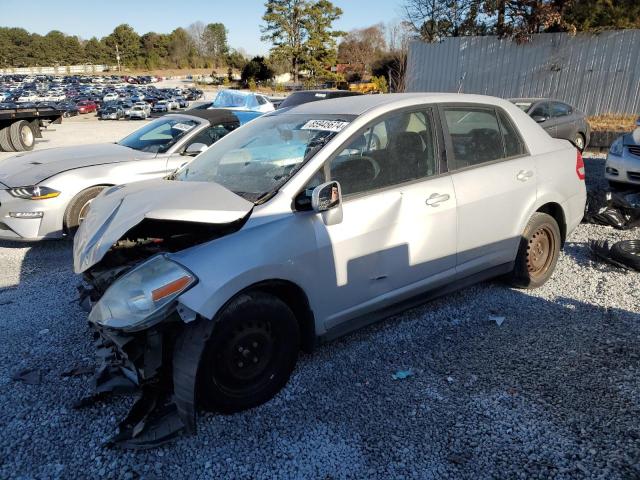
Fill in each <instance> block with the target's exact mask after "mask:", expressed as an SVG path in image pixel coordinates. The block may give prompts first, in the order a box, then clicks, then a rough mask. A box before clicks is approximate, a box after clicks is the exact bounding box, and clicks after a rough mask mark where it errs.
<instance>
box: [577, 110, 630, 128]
mask: <svg viewBox="0 0 640 480" xmlns="http://www.w3.org/2000/svg"><path fill="white" fill-rule="evenodd" d="M636 118H638V116H637V115H616V114H613V113H605V114H603V115H594V116H593V117H589V118H588V119H587V120H589V125H590V126H591V130H593V131H594V132H628V131H630V130H633V129H634V128H635V126H636Z"/></svg>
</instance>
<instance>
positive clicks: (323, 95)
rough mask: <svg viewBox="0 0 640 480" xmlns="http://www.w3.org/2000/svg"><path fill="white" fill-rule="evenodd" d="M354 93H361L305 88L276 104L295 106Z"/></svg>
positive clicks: (356, 93)
mask: <svg viewBox="0 0 640 480" xmlns="http://www.w3.org/2000/svg"><path fill="white" fill-rule="evenodd" d="M354 95H362V93H360V92H351V91H349V90H305V91H300V92H293V93H292V94H291V95H289V96H288V97H287V98H285V99H284V100H282V102H280V103H279V104H278V108H288V107H295V106H296V105H301V104H303V103H309V102H317V101H319V100H330V99H332V98H341V97H352V96H354Z"/></svg>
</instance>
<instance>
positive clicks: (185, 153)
mask: <svg viewBox="0 0 640 480" xmlns="http://www.w3.org/2000/svg"><path fill="white" fill-rule="evenodd" d="M240 124H241V122H240V120H239V119H238V117H237V116H236V115H235V114H234V113H232V112H229V111H227V110H202V111H195V112H190V114H189V115H177V114H171V115H165V116H163V117H162V118H159V119H157V120H155V121H153V122H150V123H148V124H146V125H144V126H143V127H142V128H140V129H139V130H136V131H135V132H133V133H132V134H131V135H129V136H127V137H126V138H123V139H122V140H120V141H119V142H117V143H105V144H96V145H86V146H77V147H65V148H53V149H47V150H40V151H37V152H29V153H23V154H19V155H16V156H14V157H11V158H8V159H6V160H3V161H1V162H0V239H10V240H40V239H44V238H61V237H64V236H66V235H68V234H70V233H73V231H74V230H75V229H76V228H77V227H78V225H79V224H80V223H81V222H82V221H83V219H84V217H85V216H86V213H87V210H88V208H89V205H90V204H91V202H92V201H93V199H94V198H95V197H96V196H97V195H98V194H99V193H100V192H101V191H102V190H103V189H104V188H106V187H109V186H112V185H119V184H122V183H131V182H135V181H139V180H149V179H154V178H162V177H165V176H167V175H168V174H169V173H171V172H172V171H174V170H175V169H176V168H177V167H179V166H181V165H183V164H185V163H187V162H189V161H190V160H191V158H192V157H193V156H195V155H197V154H198V153H200V152H202V151H204V150H206V148H207V147H208V146H210V145H211V144H212V143H214V142H215V141H217V140H218V139H220V138H222V137H223V136H224V135H226V134H227V133H228V132H230V131H232V130H234V129H235V128H237V127H239V126H240Z"/></svg>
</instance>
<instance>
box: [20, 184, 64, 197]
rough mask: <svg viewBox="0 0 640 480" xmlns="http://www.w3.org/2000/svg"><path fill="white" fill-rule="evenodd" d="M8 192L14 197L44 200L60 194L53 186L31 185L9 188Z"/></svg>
mask: <svg viewBox="0 0 640 480" xmlns="http://www.w3.org/2000/svg"><path fill="white" fill-rule="evenodd" d="M9 194H11V196H13V197H16V198H24V199H25V200H46V199H47V198H56V197H57V196H58V195H60V192H59V191H57V190H54V189H53V188H49V187H41V186H39V185H33V186H30V187H17V188H10V189H9Z"/></svg>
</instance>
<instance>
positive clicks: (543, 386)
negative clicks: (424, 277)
mask: <svg viewBox="0 0 640 480" xmlns="http://www.w3.org/2000/svg"><path fill="white" fill-rule="evenodd" d="M602 163H603V162H602V160H596V159H591V160H589V161H588V174H589V176H590V178H597V176H599V175H600V174H601V170H602ZM637 235H638V233H637V231H635V232H633V231H632V232H620V231H616V230H613V229H611V228H608V227H602V226H595V225H581V226H580V227H579V228H578V229H577V230H576V231H575V232H574V234H573V235H572V236H571V237H570V238H569V240H568V242H567V244H566V247H565V249H564V252H563V253H562V255H561V258H560V260H559V263H558V267H557V270H556V273H555V275H554V276H553V278H552V279H551V281H549V282H548V283H547V284H546V285H545V286H544V287H543V288H540V289H538V290H535V291H531V292H528V291H520V290H514V289H509V288H506V287H505V286H504V285H502V284H500V283H499V282H490V283H483V284H480V285H478V286H475V287H472V288H468V289H466V290H464V291H462V292H459V293H457V294H454V295H451V296H449V297H447V298H445V299H441V300H438V301H435V302H431V303H429V304H427V305H425V306H423V307H420V308H415V309H413V310H410V311H407V312H405V313H403V314H401V315H398V316H395V317H393V318H391V319H389V320H386V321H384V322H381V323H379V324H377V325H375V326H373V327H370V328H366V329H364V330H361V331H359V332H357V333H355V334H352V335H350V336H348V337H345V338H343V339H341V340H339V341H336V342H333V343H331V344H329V345H325V346H323V347H320V348H319V349H318V350H317V351H316V352H315V353H313V354H311V355H305V356H303V357H302V358H301V360H300V362H299V365H298V367H297V369H296V371H295V373H294V375H293V377H292V379H291V382H290V383H289V384H288V386H287V387H286V388H285V389H284V390H283V391H282V392H281V393H280V394H279V395H278V396H277V397H276V398H275V399H274V400H272V401H271V402H269V403H268V404H266V405H263V406H261V407H259V408H256V409H253V410H251V411H248V412H244V413H241V414H236V415H232V416H219V415H213V414H206V415H201V416H200V417H199V420H198V428H199V434H198V435H197V436H196V437H186V438H181V439H179V440H178V441H177V442H175V443H173V444H171V445H168V446H165V447H163V448H160V449H157V450H153V451H146V452H141V453H133V452H121V451H113V450H107V449H104V448H102V447H101V446H100V444H101V442H103V441H104V440H106V438H108V437H109V436H110V435H111V434H112V433H113V432H114V431H115V427H116V423H117V420H119V419H121V418H122V417H123V416H124V415H125V413H126V412H127V408H128V406H129V405H130V403H131V399H129V398H127V397H119V398H115V399H113V400H110V401H108V402H105V403H100V404H98V405H96V406H94V407H91V408H88V409H85V410H81V411H74V410H73V409H72V408H71V404H72V402H73V401H74V400H76V399H77V398H79V397H81V396H83V395H85V394H88V393H89V392H90V386H89V377H87V376H84V377H82V376H81V377H70V378H62V377H61V374H62V373H63V372H65V371H67V370H69V369H70V368H72V367H79V366H84V365H87V364H88V365H92V364H93V348H92V344H91V340H90V336H89V331H88V329H87V327H86V325H85V319H86V315H85V314H84V313H82V312H81V311H80V309H79V308H78V307H77V306H76V304H75V303H73V302H72V300H73V298H74V297H75V285H76V283H77V279H76V278H75V277H74V275H73V274H72V272H71V268H70V265H71V248H70V244H69V243H68V242H55V243H54V242H50V243H41V244H36V245H33V246H30V245H26V246H25V245H21V244H11V243H7V242H4V243H0V266H1V268H0V345H2V348H0V432H1V433H0V478H97V477H100V478H147V479H154V478H171V477H174V478H327V479H328V478H349V477H351V478H364V477H367V478H373V477H377V478H385V479H386V478H424V479H429V478H456V479H459V478H469V479H472V478H473V479H476V478H527V479H530V478H544V479H547V478H559V479H564V478H602V479H628V478H640V424H639V423H638V418H639V417H638V415H639V414H640V376H639V375H638V373H639V366H640V365H639V364H640V341H639V340H640V313H639V310H640V307H639V306H640V274H638V273H630V272H625V271H621V270H617V269H614V268H612V267H609V266H606V265H603V264H601V263H595V262H593V261H592V260H590V258H589V254H588V251H587V246H586V242H587V241H588V239H590V238H608V239H611V240H619V239H623V238H633V237H634V236H637ZM492 315H498V316H504V317H505V320H504V323H502V324H501V325H500V326H498V325H497V323H496V322H495V321H492V320H490V319H489V317H490V316H492ZM23 369H36V370H37V371H39V372H40V373H41V375H42V378H41V383H40V384H36V385H30V384H25V383H22V382H16V381H14V380H12V376H13V375H14V374H15V373H16V372H19V371H21V370H23ZM409 369H411V370H412V372H413V375H412V376H409V377H408V378H405V379H399V380H394V379H393V378H392V375H393V374H394V373H396V372H397V371H398V370H409Z"/></svg>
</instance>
